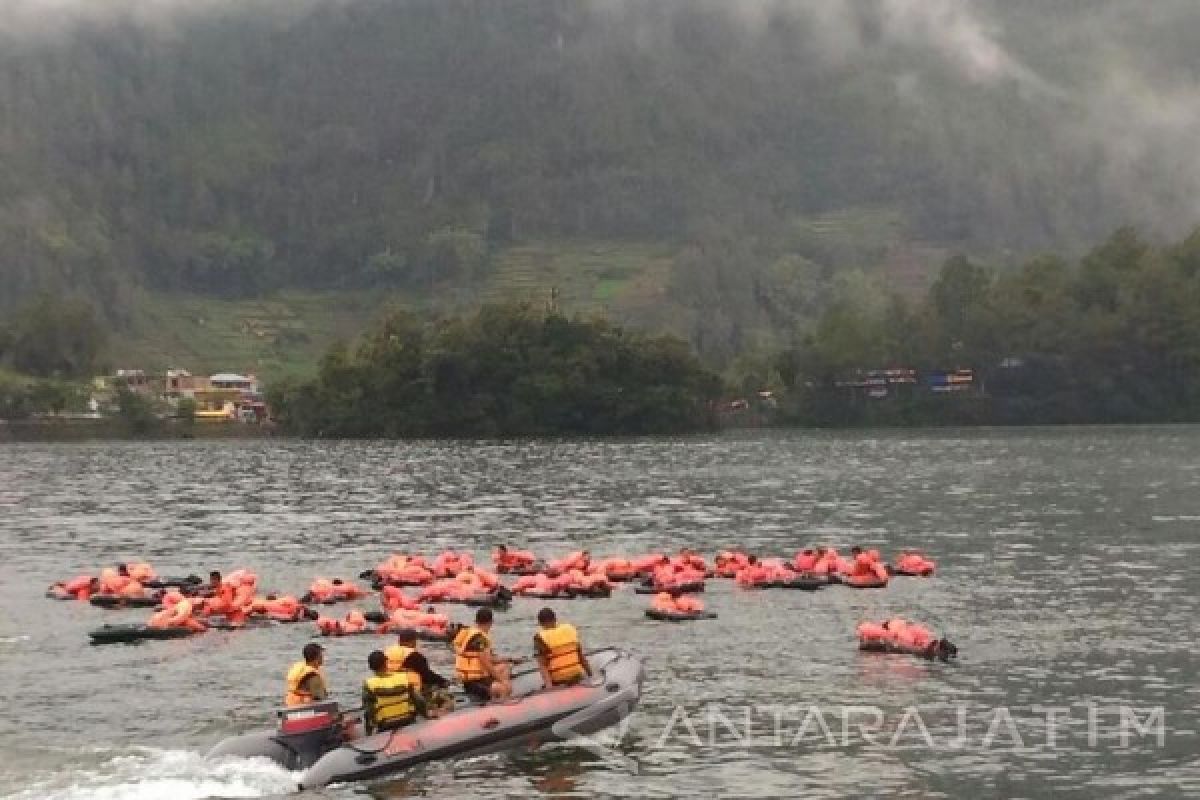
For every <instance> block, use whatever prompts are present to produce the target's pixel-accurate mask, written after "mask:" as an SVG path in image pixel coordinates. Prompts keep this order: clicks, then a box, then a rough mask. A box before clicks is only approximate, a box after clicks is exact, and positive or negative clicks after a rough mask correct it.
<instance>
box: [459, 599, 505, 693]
mask: <svg viewBox="0 0 1200 800" xmlns="http://www.w3.org/2000/svg"><path fill="white" fill-rule="evenodd" d="M491 630H492V610H491V609H490V608H481V609H479V610H478V611H477V612H475V624H474V625H471V626H469V627H465V628H463V629H462V630H460V631H459V632H458V633H457V634H455V636H454V641H453V646H454V672H455V675H456V677H457V678H458V680H459V681H460V682H461V683H462V685H463V689H464V690H465V691H466V693H467V695H468V696H469V697H471V698H473V699H475V700H478V701H479V702H481V703H486V702H487V701H488V700H502V699H504V698H505V697H508V696H509V695H511V694H512V685H511V683H510V682H509V669H508V666H509V665H508V662H506V661H504V660H501V659H498V658H496V654H495V653H494V652H493V651H492V637H491Z"/></svg>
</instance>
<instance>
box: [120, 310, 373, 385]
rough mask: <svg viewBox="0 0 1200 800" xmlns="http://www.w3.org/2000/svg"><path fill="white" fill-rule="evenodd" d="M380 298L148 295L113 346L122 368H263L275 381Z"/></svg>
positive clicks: (345, 334) (349, 328) (345, 333)
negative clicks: (222, 298) (244, 298)
mask: <svg viewBox="0 0 1200 800" xmlns="http://www.w3.org/2000/svg"><path fill="white" fill-rule="evenodd" d="M380 300H381V299H380V298H379V297H378V296H372V295H368V294H366V293H351V292H337V293H333V292H330V293H323V292H316V293H305V292H284V293H280V294H278V295H273V296H270V297H264V298H256V299H253V300H220V299H217V298H212V297H203V296H198V295H179V294H170V295H168V294H147V295H145V296H144V297H143V298H142V299H141V300H140V302H139V303H138V312H137V315H136V319H135V323H134V325H133V328H132V330H130V331H127V332H125V333H124V334H123V335H121V336H119V337H117V338H116V339H115V341H114V342H113V343H112V345H111V347H110V348H109V349H110V353H111V360H112V362H113V366H114V367H142V368H147V369H163V368H166V367H182V368H184V369H188V370H190V371H192V372H194V373H197V374H199V373H211V372H216V371H237V372H255V373H257V374H259V375H262V376H265V377H267V378H274V377H281V376H284V375H289V374H299V373H303V372H306V371H308V370H310V369H311V368H312V366H313V365H314V364H315V363H316V361H317V359H318V358H320V355H321V353H322V352H324V350H325V348H326V347H328V345H329V343H330V342H332V341H334V340H335V339H338V338H349V337H351V336H353V335H354V334H356V333H357V332H358V331H359V330H361V329H362V327H363V326H364V325H366V324H367V323H368V322H369V321H370V320H371V319H372V317H373V316H374V314H375V313H376V311H377V310H378V306H379V303H380Z"/></svg>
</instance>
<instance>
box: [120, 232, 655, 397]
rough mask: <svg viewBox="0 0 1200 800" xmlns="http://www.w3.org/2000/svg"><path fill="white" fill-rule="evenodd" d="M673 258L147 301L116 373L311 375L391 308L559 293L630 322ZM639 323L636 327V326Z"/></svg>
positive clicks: (613, 246) (601, 259) (532, 264)
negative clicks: (333, 348) (379, 288)
mask: <svg viewBox="0 0 1200 800" xmlns="http://www.w3.org/2000/svg"><path fill="white" fill-rule="evenodd" d="M671 256H672V252H671V250H670V249H666V248H663V247H660V246H653V245H645V244H637V243H632V244H630V243H614V242H538V243H529V244H523V245H520V246H517V247H512V248H509V249H508V250H506V251H504V252H502V253H500V254H499V255H498V256H497V258H496V262H495V268H494V269H493V271H492V273H491V274H490V275H489V276H488V278H487V280H486V281H485V283H484V284H483V285H482V286H480V287H478V288H476V289H473V290H469V291H468V290H457V289H438V290H436V291H435V293H434V294H433V295H432V296H422V295H404V294H401V293H399V292H282V293H279V294H275V295H271V296H268V297H263V298H256V299H252V300H222V299H219V298H214V297H204V296H200V295H188V294H163V293H146V294H145V295H143V296H142V297H141V298H140V300H139V302H138V311H137V314H136V317H135V322H134V324H133V326H132V328H131V329H130V330H128V331H125V332H124V333H122V334H121V335H119V336H117V337H115V339H114V341H113V342H112V346H111V347H110V353H111V360H112V363H113V366H114V367H129V368H133V367H141V368H147V369H164V368H166V367H182V368H184V369H188V370H190V371H192V372H194V373H204V372H214V371H217V370H233V371H242V372H255V373H257V374H259V375H261V376H264V377H266V378H268V379H271V378H276V377H281V376H285V375H294V374H303V373H305V372H308V371H310V370H311V369H312V368H313V366H314V365H315V364H316V362H317V360H318V359H319V358H320V356H321V353H323V352H324V350H325V348H326V347H328V346H329V344H330V343H331V342H333V341H334V340H336V339H339V338H340V339H348V338H351V337H353V336H354V335H355V334H357V333H358V332H359V331H361V330H362V329H363V328H364V327H365V326H366V325H368V324H369V323H370V322H371V320H373V319H374V318H375V317H376V316H377V315H378V314H379V313H380V310H381V308H382V307H383V306H384V305H385V304H388V303H398V304H403V305H408V306H411V307H428V306H431V305H432V306H436V307H438V308H446V309H455V310H459V309H461V308H464V307H469V306H472V305H474V304H476V303H478V302H481V301H482V302H503V301H521V300H529V301H533V302H545V301H547V300H548V299H549V297H550V290H551V289H552V288H557V289H558V292H559V303H560V306H561V307H562V308H563V309H564V310H567V311H569V312H576V311H578V312H584V313H591V312H601V313H606V314H608V315H610V316H612V317H613V318H614V319H629V318H630V315H629V313H628V312H629V311H630V310H633V309H640V308H643V307H645V306H649V305H653V304H654V303H656V302H658V301H659V300H660V298H661V289H662V287H663V286H664V285H665V283H666V280H667V277H668V275H669V273H670V265H671ZM631 321H632V320H631Z"/></svg>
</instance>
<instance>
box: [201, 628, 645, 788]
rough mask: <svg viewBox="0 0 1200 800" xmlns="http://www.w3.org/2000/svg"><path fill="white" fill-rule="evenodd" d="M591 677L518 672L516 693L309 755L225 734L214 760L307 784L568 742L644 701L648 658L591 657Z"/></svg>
mask: <svg viewBox="0 0 1200 800" xmlns="http://www.w3.org/2000/svg"><path fill="white" fill-rule="evenodd" d="M588 660H589V662H590V663H591V665H592V670H593V673H594V674H593V677H592V678H590V679H586V680H584V681H583V682H581V683H579V684H576V685H575V686H564V687H556V688H554V689H550V690H548V691H547V690H543V689H542V679H541V674H540V673H539V672H538V671H537V669H529V670H524V671H521V672H517V673H515V674H514V676H513V695H514V696H513V698H512V699H510V700H504V701H500V702H496V703H489V704H487V705H483V706H466V707H463V708H461V709H459V710H456V711H454V712H453V713H451V714H448V715H447V716H445V717H442V718H440V719H432V720H420V721H418V722H416V723H414V724H412V725H409V726H407V727H405V728H402V729H400V730H398V731H385V732H382V733H377V734H374V735H372V736H367V737H363V738H360V739H355V740H354V741H352V742H348V743H345V744H342V745H341V746H338V747H335V748H334V749H331V750H328V751H327V752H323V754H322V753H314V754H312V755H311V756H306V755H305V753H303V752H302V751H301V750H300V749H298V748H294V747H289V746H288V744H287V742H286V741H285V740H284V739H282V738H281V737H280V736H279V734H278V732H277V731H275V730H270V731H258V732H255V733H247V734H243V735H241V736H236V737H233V738H231V739H226V740H225V741H223V742H221V743H220V744H219V745H217V747H215V748H214V749H213V750H212V751H211V752H210V753H209V757H210V758H212V757H216V756H231V755H232V756H241V757H245V758H256V757H257V758H269V759H271V760H272V761H274V762H276V763H277V764H279V765H280V766H283V767H284V768H285V769H289V770H300V769H302V770H304V772H303V774H302V775H301V777H300V780H299V784H300V788H301V789H312V788H318V787H321V786H326V785H328V784H331V783H344V782H348V781H361V780H369V779H372V778H379V777H383V776H387V775H393V774H397V773H400V772H403V771H404V770H406V769H408V768H410V767H414V766H417V765H418V764H423V763H426V762H429V761H437V760H441V759H446V758H459V757H471V756H478V755H486V754H489V753H496V752H503V751H506V750H510V749H514V748H520V747H533V746H536V745H538V744H543V743H546V742H555V741H569V740H570V739H572V738H575V737H577V736H582V735H587V734H591V733H595V732H597V731H600V730H603V729H605V728H608V727H611V726H613V725H616V724H617V723H619V722H620V721H621V720H622V719H624V718H625V717H627V716H628V715H629V714H631V713H632V712H633V711H634V709H635V708H636V707H637V704H638V701H639V699H640V698H641V690H642V680H643V659H642V657H641V656H640V655H636V654H634V653H629V652H626V651H622V650H617V649H605V650H598V651H595V652H593V653H589V654H588Z"/></svg>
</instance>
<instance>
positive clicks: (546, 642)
mask: <svg viewBox="0 0 1200 800" xmlns="http://www.w3.org/2000/svg"><path fill="white" fill-rule="evenodd" d="M537 619H538V625H539V626H541V627H540V629H539V630H538V632H537V633H535V634H534V635H533V651H534V653H535V654H536V655H537V662H538V668H539V669H541V671H542V683H543V685H544V686H545V687H546V688H547V689H550V688H552V687H554V686H570V685H572V684H575V683H579V681H581V680H583V678H584V676H589V677H590V676H591V674H592V666H591V664H589V663H588V660H587V656H585V655H584V654H583V645H581V644H580V643H579V633H578V631H576V630H575V626H574V625H569V624H567V623H565V622H561V623H560V622H559V621H558V617H557V616H556V615H555V613H554V609H552V608H543V609H542V610H541V611H539V612H538V617H537Z"/></svg>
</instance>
